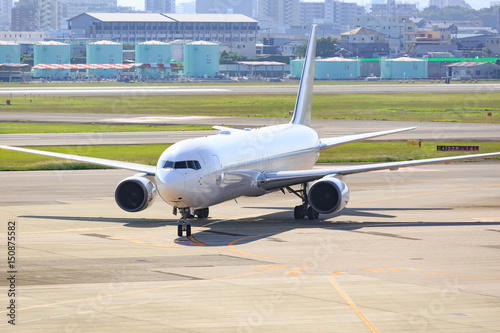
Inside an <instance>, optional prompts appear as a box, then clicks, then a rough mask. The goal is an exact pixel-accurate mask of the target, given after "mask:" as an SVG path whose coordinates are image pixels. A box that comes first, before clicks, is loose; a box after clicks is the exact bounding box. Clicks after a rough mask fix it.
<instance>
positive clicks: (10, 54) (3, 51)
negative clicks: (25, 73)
mask: <svg viewBox="0 0 500 333" xmlns="http://www.w3.org/2000/svg"><path fill="white" fill-rule="evenodd" d="M20 62H21V46H20V45H19V44H17V43H13V42H0V64H19V63H20Z"/></svg>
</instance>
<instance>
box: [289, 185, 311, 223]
mask: <svg viewBox="0 0 500 333" xmlns="http://www.w3.org/2000/svg"><path fill="white" fill-rule="evenodd" d="M286 189H287V190H288V192H290V193H293V194H295V195H296V196H298V197H299V198H301V199H302V205H300V206H295V210H294V211H293V216H294V217H295V219H296V220H302V219H304V218H305V217H306V216H307V218H309V220H316V219H318V218H319V212H317V211H315V210H314V209H313V208H312V207H311V206H310V205H309V200H308V199H307V183H303V184H302V189H300V190H298V191H296V190H294V189H292V188H291V187H287V188H286Z"/></svg>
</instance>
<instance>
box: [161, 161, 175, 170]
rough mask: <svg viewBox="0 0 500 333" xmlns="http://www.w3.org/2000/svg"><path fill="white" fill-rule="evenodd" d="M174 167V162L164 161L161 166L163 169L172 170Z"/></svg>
mask: <svg viewBox="0 0 500 333" xmlns="http://www.w3.org/2000/svg"><path fill="white" fill-rule="evenodd" d="M173 167H174V162H172V161H166V162H165V164H164V165H163V168H165V169H172V168H173Z"/></svg>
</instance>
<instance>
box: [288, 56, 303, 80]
mask: <svg viewBox="0 0 500 333" xmlns="http://www.w3.org/2000/svg"><path fill="white" fill-rule="evenodd" d="M303 69H304V59H295V60H292V61H290V74H292V76H294V77H296V78H298V79H299V78H301V77H302V70H303Z"/></svg>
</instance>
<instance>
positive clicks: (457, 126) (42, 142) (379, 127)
mask: <svg viewBox="0 0 500 333" xmlns="http://www.w3.org/2000/svg"><path fill="white" fill-rule="evenodd" d="M0 121H22V122H55V123H61V122H62V123H93V124H95V126H96V128H97V129H98V126H99V124H168V125H179V124H182V125H186V124H192V125H207V126H213V125H225V126H230V127H235V128H245V127H249V128H256V127H262V126H270V125H276V124H284V123H288V122H289V121H290V120H289V119H284V118H245V117H232V118H226V117H170V116H145V115H141V116H140V115H110V114H104V115H76V114H43V115H40V114H36V113H17V114H14V113H0ZM412 126H418V129H416V130H414V131H410V132H405V133H399V134H393V135H390V136H384V137H380V138H375V139H372V140H418V139H422V140H432V141H499V140H500V124H475V123H474V124H473V123H441V122H403V121H399V122H397V121H392V122H387V121H363V120H336V119H313V120H312V127H313V128H314V129H315V130H316V131H317V132H318V133H319V135H320V137H322V138H326V137H336V136H343V135H351V134H357V133H368V132H375V131H383V130H389V129H396V128H405V127H412ZM215 133H216V131H208V132H207V131H167V132H132V133H128V132H118V133H105V132H101V133H52V134H2V135H0V144H5V145H13V146H58V145H105V144H107V145H113V144H171V143H175V142H178V141H180V140H185V139H189V138H195V137H200V136H204V135H210V134H215Z"/></svg>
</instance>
